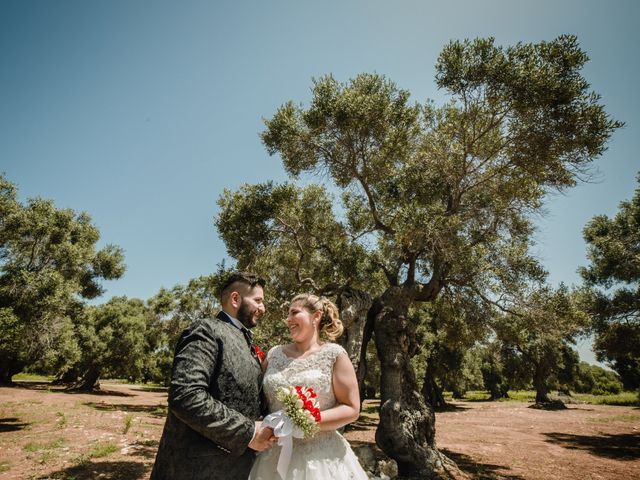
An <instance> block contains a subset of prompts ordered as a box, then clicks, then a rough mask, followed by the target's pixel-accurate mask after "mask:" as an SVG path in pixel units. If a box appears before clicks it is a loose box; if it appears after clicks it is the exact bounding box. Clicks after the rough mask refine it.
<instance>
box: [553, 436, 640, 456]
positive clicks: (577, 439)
mask: <svg viewBox="0 0 640 480" xmlns="http://www.w3.org/2000/svg"><path fill="white" fill-rule="evenodd" d="M544 435H545V436H546V437H547V438H548V440H547V442H551V443H555V444H556V445H560V446H563V447H565V448H569V449H571V450H586V451H588V452H590V453H592V454H594V455H598V456H599V457H606V458H612V459H615V460H635V459H638V458H640V433H622V434H612V435H610V434H604V435H600V436H596V435H574V434H571V433H557V432H552V433H545V434H544Z"/></svg>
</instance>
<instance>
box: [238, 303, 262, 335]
mask: <svg viewBox="0 0 640 480" xmlns="http://www.w3.org/2000/svg"><path fill="white" fill-rule="evenodd" d="M236 316H237V319H238V320H239V321H240V323H242V325H244V326H245V327H247V328H253V327H255V326H256V325H257V324H258V319H259V318H260V317H261V316H262V314H261V313H260V310H259V309H257V308H254V309H252V308H251V305H249V303H248V302H245V300H244V298H243V299H242V301H241V302H240V308H238V313H237V314H236Z"/></svg>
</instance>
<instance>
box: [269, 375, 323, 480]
mask: <svg viewBox="0 0 640 480" xmlns="http://www.w3.org/2000/svg"><path fill="white" fill-rule="evenodd" d="M316 397H317V395H316V392H314V391H313V388H310V387H302V386H300V385H296V386H294V387H288V388H287V387H280V388H279V389H278V390H277V391H276V398H277V399H278V400H280V401H281V402H282V404H283V406H284V408H283V409H282V410H278V411H277V412H274V413H272V414H270V415H267V417H266V418H265V419H264V421H263V422H262V423H263V424H264V425H266V426H268V427H271V428H272V429H273V434H274V435H275V436H276V437H278V445H280V446H281V447H282V450H281V451H280V457H279V458H278V466H277V470H278V473H279V474H280V476H281V477H282V478H285V477H286V476H287V470H288V469H289V463H290V462H291V453H292V451H293V438H311V437H313V436H314V435H315V434H316V433H317V432H318V431H319V430H320V425H318V423H319V422H320V418H321V416H320V409H319V408H318V400H317V399H316Z"/></svg>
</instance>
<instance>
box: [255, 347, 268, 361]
mask: <svg viewBox="0 0 640 480" xmlns="http://www.w3.org/2000/svg"><path fill="white" fill-rule="evenodd" d="M253 348H254V349H255V350H256V355H257V356H258V358H259V359H260V361H261V362H264V357H265V354H264V352H263V351H262V350H260V347H259V346H258V345H254V346H253Z"/></svg>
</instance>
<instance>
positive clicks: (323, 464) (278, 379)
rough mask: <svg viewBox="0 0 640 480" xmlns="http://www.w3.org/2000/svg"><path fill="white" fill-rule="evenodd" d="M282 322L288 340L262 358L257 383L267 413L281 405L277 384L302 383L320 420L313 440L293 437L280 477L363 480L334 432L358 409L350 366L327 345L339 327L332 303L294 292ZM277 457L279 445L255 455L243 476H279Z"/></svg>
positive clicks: (257, 479)
mask: <svg viewBox="0 0 640 480" xmlns="http://www.w3.org/2000/svg"><path fill="white" fill-rule="evenodd" d="M287 326H288V327H289V331H290V333H291V339H292V343H290V344H287V345H279V346H277V347H274V348H272V349H271V350H270V351H269V353H268V355H267V359H266V362H267V367H266V371H265V376H264V384H263V386H264V392H265V394H266V396H267V401H268V404H269V411H270V412H274V411H277V410H280V409H281V408H282V404H281V403H280V402H279V401H278V400H277V399H276V391H277V390H278V388H280V387H291V386H294V385H303V386H305V387H311V388H313V389H314V390H315V392H316V393H317V395H318V400H319V404H320V410H321V420H320V431H319V432H318V433H316V435H315V436H314V437H313V438H310V439H297V438H296V439H294V440H293V453H292V455H291V463H290V464H289V468H288V470H287V477H286V480H313V479H317V480H326V479H333V480H342V479H344V480H346V479H355V480H360V479H362V480H367V479H368V477H367V475H366V473H365V472H364V470H363V469H362V467H361V466H360V464H359V463H358V459H357V457H356V456H355V454H354V453H353V450H351V447H350V446H349V444H348V443H347V441H346V440H345V439H344V438H343V437H342V435H340V434H339V433H338V432H337V431H336V429H337V428H340V427H342V426H344V425H346V424H348V423H351V422H353V421H355V420H356V419H357V418H358V415H359V413H360V394H359V392H358V381H357V379H356V374H355V371H354V369H353V365H352V364H351V361H350V360H349V357H348V355H347V353H346V352H345V350H344V349H343V348H342V347H341V346H339V345H337V344H335V343H331V341H332V340H335V339H336V338H337V337H339V336H340V335H341V334H342V330H343V327H342V322H341V321H340V318H339V315H338V309H337V307H336V306H335V305H334V304H333V303H332V302H330V301H329V300H327V299H326V298H319V297H317V296H315V295H308V294H303V295H298V296H296V297H295V298H294V299H293V300H292V301H291V306H290V307H289V315H288V317H287ZM321 338H326V339H327V340H329V341H328V342H325V341H323V340H321ZM279 455H280V447H279V446H274V447H273V448H271V449H269V450H267V451H265V452H263V453H261V454H260V455H259V456H258V459H257V460H256V463H255V464H254V465H253V468H252V470H251V473H250V475H249V479H250V480H276V479H279V478H280V476H279V475H278V473H277V472H276V466H277V463H278V457H279Z"/></svg>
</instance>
